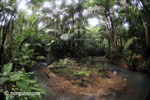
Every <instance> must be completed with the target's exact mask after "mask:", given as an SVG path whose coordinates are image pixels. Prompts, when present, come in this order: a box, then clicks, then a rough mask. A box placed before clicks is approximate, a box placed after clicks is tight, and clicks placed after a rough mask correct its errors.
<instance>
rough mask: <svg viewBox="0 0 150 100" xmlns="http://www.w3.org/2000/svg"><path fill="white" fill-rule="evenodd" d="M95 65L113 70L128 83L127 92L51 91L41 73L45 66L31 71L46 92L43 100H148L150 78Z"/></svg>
mask: <svg viewBox="0 0 150 100" xmlns="http://www.w3.org/2000/svg"><path fill="white" fill-rule="evenodd" d="M95 63H97V64H101V65H103V66H104V67H105V68H106V69H109V70H113V71H115V73H117V74H120V75H121V76H122V77H123V78H124V80H126V81H127V82H128V88H127V90H125V91H120V92H118V93H116V92H114V93H112V94H110V95H107V96H80V95H72V94H66V93H63V92H58V91H55V90H53V88H52V87H51V86H50V85H49V84H48V82H47V81H50V80H49V79H48V77H47V76H46V75H45V73H43V72H41V70H42V69H43V68H45V67H46V66H47V64H46V63H38V64H36V65H35V67H34V68H33V70H34V71H36V72H37V75H38V79H39V81H40V82H41V83H42V85H43V88H45V89H46V90H47V93H48V95H46V96H43V98H44V99H45V100H150V99H148V98H147V97H148V95H149V92H150V78H149V77H148V75H146V74H143V73H140V72H136V71H130V70H127V69H124V68H122V67H119V66H116V65H113V64H110V63H108V62H102V61H97V62H95Z"/></svg>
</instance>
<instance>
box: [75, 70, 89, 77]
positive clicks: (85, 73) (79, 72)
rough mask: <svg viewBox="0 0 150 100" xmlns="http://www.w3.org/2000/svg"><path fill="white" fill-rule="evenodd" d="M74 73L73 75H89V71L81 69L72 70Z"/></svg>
mask: <svg viewBox="0 0 150 100" xmlns="http://www.w3.org/2000/svg"><path fill="white" fill-rule="evenodd" d="M74 75H75V76H84V77H90V72H89V71H85V70H82V71H77V72H74Z"/></svg>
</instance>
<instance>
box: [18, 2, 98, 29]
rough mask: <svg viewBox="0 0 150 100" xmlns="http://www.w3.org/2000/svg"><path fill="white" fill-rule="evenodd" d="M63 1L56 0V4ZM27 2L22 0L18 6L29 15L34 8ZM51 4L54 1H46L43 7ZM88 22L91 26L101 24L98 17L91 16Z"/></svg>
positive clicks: (85, 12) (58, 4)
mask: <svg viewBox="0 0 150 100" xmlns="http://www.w3.org/2000/svg"><path fill="white" fill-rule="evenodd" d="M62 1H63V0H56V5H57V6H60V5H61V4H62ZM74 2H75V3H77V2H78V0H74ZM26 3H27V0H22V1H21V2H20V4H19V6H18V9H19V10H23V11H26V12H27V15H31V14H32V10H30V9H29V8H28V7H27V4H26ZM66 3H67V4H68V5H69V4H71V3H72V2H71V0H67V1H66ZM51 5H52V3H50V2H45V3H44V4H43V7H52V6H51ZM55 10H56V9H55ZM57 10H58V9H57ZM83 13H84V15H86V14H87V11H84V12H83ZM88 23H89V24H90V25H91V26H93V27H95V26H96V25H98V24H99V20H98V19H97V18H89V19H88ZM39 26H42V24H40V25H39Z"/></svg>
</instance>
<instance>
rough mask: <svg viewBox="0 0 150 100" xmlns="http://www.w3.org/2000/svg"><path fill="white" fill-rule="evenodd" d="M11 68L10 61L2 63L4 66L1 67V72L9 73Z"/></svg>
mask: <svg viewBox="0 0 150 100" xmlns="http://www.w3.org/2000/svg"><path fill="white" fill-rule="evenodd" d="M11 70H12V63H8V64H6V65H4V67H3V68H2V72H3V73H9V72H11Z"/></svg>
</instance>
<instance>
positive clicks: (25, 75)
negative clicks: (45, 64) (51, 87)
mask: <svg viewBox="0 0 150 100" xmlns="http://www.w3.org/2000/svg"><path fill="white" fill-rule="evenodd" d="M3 69H4V70H3V73H0V76H1V78H0V85H1V86H2V87H1V90H2V89H4V87H5V91H9V92H10V93H11V92H29V93H31V92H39V93H40V94H39V95H31V96H28V95H26V96H22V97H20V96H19V94H18V95H12V94H8V95H6V98H7V99H6V100H9V99H10V100H12V99H13V100H14V99H17V98H18V99H17V100H25V98H27V99H31V100H34V99H35V98H36V100H41V94H44V93H45V90H43V89H41V88H40V86H41V84H39V82H38V81H37V80H36V79H35V78H31V76H33V75H34V76H35V72H25V70H24V69H22V70H21V71H13V72H11V69H12V63H8V64H6V65H5V66H4V67H3Z"/></svg>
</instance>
